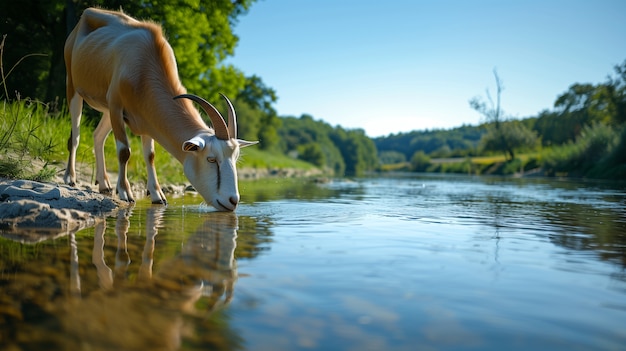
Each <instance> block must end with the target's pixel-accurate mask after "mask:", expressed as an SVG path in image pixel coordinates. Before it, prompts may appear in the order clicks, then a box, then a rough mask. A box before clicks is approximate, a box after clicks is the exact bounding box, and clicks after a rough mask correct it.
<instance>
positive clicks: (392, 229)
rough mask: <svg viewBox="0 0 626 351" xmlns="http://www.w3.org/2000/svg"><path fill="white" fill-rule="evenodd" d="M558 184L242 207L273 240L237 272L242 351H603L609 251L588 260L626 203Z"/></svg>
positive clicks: (444, 182) (625, 311) (346, 187)
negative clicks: (571, 349)
mask: <svg viewBox="0 0 626 351" xmlns="http://www.w3.org/2000/svg"><path fill="white" fill-rule="evenodd" d="M559 185H560V184H558V183H557V185H556V187H555V186H554V184H553V183H546V182H543V181H533V180H530V181H529V180H525V181H517V180H505V181H497V180H493V181H491V182H484V181H482V180H475V179H472V178H452V179H450V178H445V177H444V178H428V177H426V178H420V179H410V178H409V179H369V180H359V181H357V182H349V183H339V184H331V185H329V186H330V187H332V188H334V189H336V190H337V189H339V190H340V191H339V195H338V196H337V197H334V198H330V199H321V200H318V201H315V202H310V201H298V200H287V201H277V202H272V203H262V204H256V205H254V206H252V207H248V208H242V209H241V211H240V214H241V215H251V216H255V217H262V216H264V215H267V216H269V217H271V218H272V221H273V223H274V227H273V228H272V231H273V234H274V236H273V242H272V244H271V252H269V253H268V254H267V255H262V256H260V257H258V258H257V259H256V260H255V261H252V262H240V265H239V267H240V271H241V272H245V273H246V274H247V275H249V276H247V277H246V278H242V280H241V282H240V285H239V286H240V287H241V289H240V290H239V291H238V294H239V296H240V298H242V299H246V298H251V299H254V298H255V296H256V298H258V297H259V296H262V298H261V300H262V301H260V302H259V303H258V305H256V304H255V305H256V306H258V307H257V308H255V309H252V310H249V309H247V308H242V307H241V306H238V307H234V311H235V312H236V315H239V314H240V319H241V320H242V321H243V323H244V325H245V327H244V329H245V330H246V333H248V332H249V333H251V335H253V337H252V339H253V340H257V341H259V342H260V343H261V344H264V343H265V342H267V343H269V344H270V345H274V346H277V347H278V345H282V346H284V347H287V348H292V349H293V348H298V347H301V348H305V347H316V348H320V349H333V348H334V349H346V348H348V347H354V348H355V349H372V350H379V349H394V350H398V349H406V350H411V349H416V347H417V345H420V346H422V347H424V348H428V347H434V348H439V349H441V348H444V349H445V348H455V347H461V346H462V347H463V348H465V347H468V348H472V347H474V348H477V349H500V348H501V347H503V346H507V348H508V349H515V348H516V346H515V345H518V349H529V348H539V349H549V348H559V347H568V346H572V345H578V346H582V348H594V347H617V345H620V342H623V341H626V334H624V333H623V332H622V328H620V327H619V326H620V325H624V323H625V322H626V304H624V302H623V301H624V289H625V288H626V285H625V284H624V279H623V278H621V279H619V277H618V280H615V272H619V271H620V270H623V268H622V266H621V265H620V261H621V260H623V252H622V253H621V254H619V247H618V245H617V244H618V243H616V245H614V246H613V247H610V245H609V246H607V245H605V248H606V249H608V250H612V251H613V252H614V253H615V252H616V251H617V254H616V255H613V256H612V257H611V259H612V260H611V261H605V260H599V259H598V257H599V255H598V252H597V251H594V250H590V249H593V248H598V245H600V243H595V244H593V243H592V242H593V241H594V240H595V239H594V238H593V233H594V230H596V229H598V228H597V225H596V224H597V223H598V222H603V223H607V227H606V228H605V229H604V230H605V232H608V233H607V234H610V235H613V236H615V235H616V234H618V233H620V230H621V231H622V232H623V231H624V230H625V229H626V226H625V221H624V217H625V213H626V211H625V209H626V202H625V201H624V200H625V199H626V194H625V193H624V192H621V191H616V190H615V189H613V190H611V189H607V190H603V189H596V188H594V189H591V190H590V191H585V189H584V188H573V189H572V188H567V187H560V186H559ZM566 185H568V186H569V184H566ZM581 217H584V218H581ZM565 239H567V240H565ZM622 240H623V238H622ZM622 245H623V244H622ZM616 264H617V265H616ZM242 286H248V287H247V288H245V289H244V288H243V287H242ZM608 286H611V288H607V287H608ZM616 287H619V288H616ZM248 289H251V290H248ZM242 290H245V291H242ZM246 292H248V293H246ZM235 305H236V306H237V304H235ZM268 316H270V318H267V320H268V321H266V322H264V321H265V320H266V317H268ZM269 321H272V322H269ZM259 325H263V328H261V329H258V328H257V327H258V326H259ZM252 329H255V330H252ZM273 338H277V340H278V341H276V342H275V343H272V342H271V341H270V340H271V339H273ZM511 340H515V341H516V342H515V343H511ZM268 349H271V347H268Z"/></svg>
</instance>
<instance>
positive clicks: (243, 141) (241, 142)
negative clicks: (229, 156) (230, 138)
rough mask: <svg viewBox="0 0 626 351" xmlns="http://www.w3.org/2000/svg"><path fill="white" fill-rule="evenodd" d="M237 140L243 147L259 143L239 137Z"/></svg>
mask: <svg viewBox="0 0 626 351" xmlns="http://www.w3.org/2000/svg"><path fill="white" fill-rule="evenodd" d="M237 142H238V143H239V147H240V148H243V147H246V146H252V145H255V144H258V143H259V142H258V141H247V140H242V139H237Z"/></svg>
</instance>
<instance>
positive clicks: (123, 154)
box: [109, 103, 135, 202]
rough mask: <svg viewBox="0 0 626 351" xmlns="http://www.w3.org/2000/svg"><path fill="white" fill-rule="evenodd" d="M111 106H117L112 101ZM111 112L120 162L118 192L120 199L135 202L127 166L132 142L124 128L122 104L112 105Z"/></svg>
mask: <svg viewBox="0 0 626 351" xmlns="http://www.w3.org/2000/svg"><path fill="white" fill-rule="evenodd" d="M110 105H111V106H116V105H115V104H112V103H110ZM109 112H110V114H111V116H110V117H111V118H110V120H111V127H112V129H113V135H114V136H115V145H116V148H117V160H118V163H119V175H118V178H117V192H118V194H119V197H120V200H124V201H128V202H135V198H134V197H133V192H132V190H131V188H130V182H129V181H128V177H127V172H126V168H127V166H128V160H129V159H130V142H129V141H128V136H127V135H126V130H125V129H124V127H125V125H124V117H123V109H122V107H121V104H120V105H119V107H115V108H114V107H111V109H110V110H109Z"/></svg>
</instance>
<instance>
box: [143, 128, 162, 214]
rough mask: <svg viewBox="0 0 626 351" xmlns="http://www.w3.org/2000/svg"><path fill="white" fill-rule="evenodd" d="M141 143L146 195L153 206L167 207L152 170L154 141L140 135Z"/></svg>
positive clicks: (153, 169) (154, 171) (154, 170)
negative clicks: (146, 178)
mask: <svg viewBox="0 0 626 351" xmlns="http://www.w3.org/2000/svg"><path fill="white" fill-rule="evenodd" d="M141 143H142V145H143V159H144V161H145V162H146V169H147V171H148V184H147V186H148V195H150V198H151V200H152V203H153V204H163V205H167V200H166V199H165V194H163V191H162V190H161V186H160V185H159V181H158V179H157V175H156V169H155V168H154V140H153V139H152V138H151V137H149V136H147V135H142V136H141Z"/></svg>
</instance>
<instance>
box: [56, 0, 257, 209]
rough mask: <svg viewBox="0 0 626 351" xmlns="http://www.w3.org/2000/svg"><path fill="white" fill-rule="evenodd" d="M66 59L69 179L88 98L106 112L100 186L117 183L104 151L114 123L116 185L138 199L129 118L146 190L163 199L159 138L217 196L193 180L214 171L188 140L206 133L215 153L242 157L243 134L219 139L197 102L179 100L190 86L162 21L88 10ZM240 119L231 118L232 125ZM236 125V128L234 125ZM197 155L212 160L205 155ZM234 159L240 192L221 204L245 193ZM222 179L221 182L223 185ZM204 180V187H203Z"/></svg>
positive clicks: (99, 138)
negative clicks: (132, 180) (129, 168)
mask: <svg viewBox="0 0 626 351" xmlns="http://www.w3.org/2000/svg"><path fill="white" fill-rule="evenodd" d="M65 62H66V68H67V99H68V102H69V105H70V114H71V115H72V136H71V137H70V140H69V141H68V149H69V151H70V158H69V162H68V168H67V170H66V175H65V182H66V183H69V184H74V183H75V180H76V176H75V171H74V169H75V165H74V164H75V153H76V147H77V145H78V139H79V135H80V129H79V124H80V118H81V111H82V105H83V100H84V101H86V102H87V103H88V104H89V105H90V106H91V107H93V108H94V109H96V110H98V111H100V112H102V114H103V117H102V119H101V121H100V123H99V125H98V127H97V128H96V130H95V131H94V147H95V155H96V182H97V183H98V184H99V188H100V191H101V192H110V191H111V190H112V189H111V185H110V182H109V179H108V176H107V174H106V170H105V162H104V152H103V150H104V141H105V139H106V137H107V136H108V134H109V133H110V131H111V130H113V134H114V136H115V139H116V145H117V153H118V159H119V160H118V161H119V167H120V169H119V175H120V176H119V178H118V184H117V185H118V186H117V191H118V193H119V195H120V198H121V199H124V200H128V201H134V199H133V196H132V192H131V191H130V185H129V183H128V180H127V177H126V164H127V161H128V158H129V157H130V148H129V143H128V137H127V135H126V132H125V125H128V126H129V128H130V129H131V131H132V132H133V133H135V134H138V135H141V136H142V143H143V154H144V159H145V161H146V165H147V167H148V191H149V192H150V195H151V197H152V201H153V202H155V203H165V196H164V195H163V192H162V191H161V188H160V186H159V184H158V181H157V179H156V171H155V169H154V163H153V159H154V142H153V139H154V140H156V141H157V142H158V143H159V144H161V145H162V146H163V147H164V148H165V149H166V150H167V151H168V152H169V153H171V154H172V155H173V156H174V157H176V159H178V161H180V162H181V163H182V164H183V165H184V167H185V173H186V175H187V176H188V177H189V178H190V180H191V181H192V184H193V185H194V186H195V187H196V188H197V189H198V191H199V192H200V193H201V194H202V196H203V197H204V198H205V200H209V199H207V197H211V196H212V195H211V196H209V195H208V192H209V187H211V186H209V185H207V184H194V179H192V178H198V177H199V176H201V175H203V173H207V172H209V169H208V168H207V167H205V165H195V164H196V163H197V161H196V160H190V152H188V151H189V150H190V148H185V147H184V146H183V145H184V144H185V143H186V142H187V141H190V139H191V140H195V138H198V137H201V138H202V139H203V140H205V143H206V144H207V145H209V144H211V145H210V146H213V150H211V151H212V153H211V154H220V155H222V154H223V156H224V157H223V158H224V159H229V160H230V159H232V158H234V159H235V160H236V157H237V155H238V151H239V145H240V143H239V142H240V141H239V140H237V139H235V138H236V135H234V136H232V138H233V139H230V138H231V137H230V136H229V137H227V138H224V139H229V140H214V139H215V137H214V134H215V133H214V131H213V129H211V128H209V127H208V126H207V125H206V124H205V123H204V121H203V120H202V119H201V117H200V114H199V113H198V111H197V110H196V109H195V108H194V107H193V105H192V103H191V101H189V100H186V99H181V100H173V97H175V96H178V95H181V94H184V93H185V88H184V87H183V86H182V84H181V83H180V80H179V77H178V71H177V68H176V60H175V58H174V53H173V50H172V48H171V47H170V45H169V44H168V42H167V41H166V39H165V38H164V36H163V33H162V30H161V28H160V26H158V25H157V24H154V23H150V22H141V21H137V20H135V19H133V18H132V17H129V16H127V15H125V14H123V13H120V12H112V11H106V10H100V9H94V8H90V9H87V10H85V12H84V13H83V15H82V17H81V19H80V21H79V23H78V24H77V25H76V27H75V28H74V30H73V31H72V33H71V34H70V35H69V37H68V39H67V41H66V44H65ZM217 114H218V115H219V112H217ZM233 114H234V110H233ZM220 118H221V116H220ZM234 122H235V121H231V124H234ZM214 124H215V123H214ZM233 130H236V126H235V125H233ZM211 137H213V138H211ZM246 145H247V144H246ZM243 146H245V145H243ZM203 148H204V144H203V145H202V148H199V149H200V151H202V150H203ZM197 149H198V148H196V149H193V151H196V150H197ZM205 153H206V152H205ZM195 156H196V158H198V157H199V158H201V159H205V161H206V156H203V157H200V156H202V155H195ZM214 157H215V156H214ZM229 163H232V167H233V170H232V172H231V173H232V174H230V175H231V176H233V177H234V181H235V184H234V192H235V193H236V194H231V195H229V196H228V197H227V198H228V199H229V200H228V202H230V205H227V206H223V207H224V208H225V209H228V210H232V209H234V206H236V204H237V202H238V200H239V195H238V193H237V186H236V170H235V169H234V161H232V162H229ZM219 168H220V167H218V169H217V171H218V172H219ZM188 173H192V174H191V175H190V174H188ZM217 179H218V180H219V176H218V177H217ZM198 182H199V180H196V183H198ZM219 186H220V184H219V182H218V183H217V188H218V189H219ZM203 187H204V188H206V189H204V192H203V189H202V188H203ZM213 188H215V187H213ZM212 190H215V189H212ZM231 193H232V191H231ZM209 201H210V200H209ZM209 201H207V202H209ZM224 202H226V201H225V200H223V199H222V201H221V202H219V203H220V205H222V204H223V203H224ZM212 204H213V203H212ZM218 208H219V206H218Z"/></svg>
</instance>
